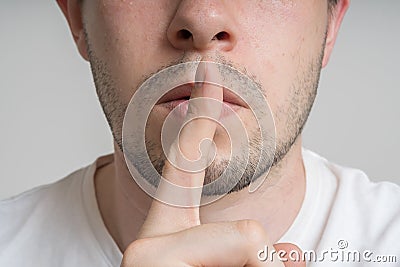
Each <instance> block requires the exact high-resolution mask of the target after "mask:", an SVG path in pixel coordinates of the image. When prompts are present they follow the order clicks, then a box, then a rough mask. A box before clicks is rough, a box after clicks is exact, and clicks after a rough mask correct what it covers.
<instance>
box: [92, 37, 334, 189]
mask: <svg viewBox="0 0 400 267" xmlns="http://www.w3.org/2000/svg"><path fill="white" fill-rule="evenodd" d="M85 36H86V42H87V47H88V55H89V61H90V65H91V69H92V73H93V79H94V83H95V87H96V92H97V95H98V98H99V101H100V104H101V106H102V108H103V112H104V114H105V116H106V119H107V122H108V124H109V126H110V128H111V132H112V135H113V138H114V140H115V142H116V144H117V145H118V147H119V149H120V150H121V151H123V144H122V125H123V120H124V115H125V111H126V109H127V102H126V101H123V99H121V97H120V95H119V93H118V92H119V91H120V90H119V89H118V88H117V86H116V84H117V83H116V82H115V80H114V78H113V76H112V75H111V72H110V68H109V67H108V64H107V62H106V61H104V60H102V59H100V58H99V57H98V56H97V55H96V53H95V51H94V50H93V49H92V46H91V44H90V40H89V38H88V34H87V32H86V31H85ZM325 42H326V35H325V38H324V40H323V42H322V45H321V49H320V51H319V53H318V54H317V55H316V56H315V57H314V58H310V59H309V60H308V62H305V63H303V65H302V68H299V71H298V73H297V75H296V79H295V80H294V81H293V82H292V85H291V87H290V93H289V96H288V98H287V99H288V101H289V103H288V105H286V106H285V107H279V106H278V108H277V110H276V111H275V114H274V118H275V122H276V124H278V123H280V124H284V133H283V134H280V135H279V136H277V138H276V148H275V152H274V155H273V157H271V158H272V160H269V159H268V158H263V157H261V159H260V147H261V146H262V140H260V139H259V138H258V137H257V134H253V135H250V136H249V159H247V158H241V157H237V158H234V159H231V160H234V161H243V160H246V161H247V163H248V164H246V168H245V170H244V172H243V170H238V171H241V172H243V175H242V176H241V178H240V180H239V182H237V183H236V184H235V185H232V182H231V181H230V180H229V179H226V180H225V181H222V182H219V183H217V184H216V185H215V186H213V187H210V188H209V190H207V191H203V195H222V194H226V193H232V192H236V191H240V190H243V189H244V188H247V187H248V186H249V185H250V183H251V181H252V179H253V176H254V175H255V169H256V166H257V164H261V165H262V166H263V167H264V168H262V170H265V171H267V170H268V169H269V168H270V167H271V166H272V167H274V166H277V165H278V164H279V163H280V162H281V161H282V159H283V158H284V157H285V155H286V154H287V153H288V151H290V149H291V147H292V146H293V144H294V143H295V141H296V140H297V138H298V137H299V135H300V134H301V132H302V130H303V128H304V125H305V123H306V121H307V118H308V116H309V114H310V111H311V108H312V106H313V103H314V100H315V97H316V94H317V88H318V83H319V78H320V72H321V68H322V59H323V55H324V49H325ZM222 61H223V60H220V62H222ZM183 62H185V61H184V60H182V59H181V60H179V61H176V62H171V63H170V64H168V66H172V65H176V64H179V63H183ZM168 66H163V67H162V68H160V69H159V70H158V71H160V70H162V69H164V68H165V67H168ZM158 71H156V72H154V73H151V74H149V75H147V76H146V77H144V78H143V82H144V81H145V80H146V79H147V78H148V77H150V76H152V75H153V74H155V73H157V72H158ZM244 72H246V71H244ZM248 77H250V78H251V79H253V80H254V82H255V83H257V84H260V83H259V82H257V80H256V78H255V76H254V75H251V76H250V75H248ZM139 86H140V85H139ZM260 87H262V86H261V85H260ZM136 89H137V88H134V90H133V91H135V90H136ZM264 91H265V90H264ZM146 148H147V150H148V151H147V152H148V156H149V158H150V160H151V162H152V163H153V166H154V168H155V169H156V170H157V172H158V173H159V174H160V175H161V173H162V169H163V166H164V164H165V160H166V157H165V155H163V154H162V153H161V154H160V153H159V152H158V151H160V148H159V146H158V145H157V144H156V142H153V141H152V140H146ZM143 156H145V155H143ZM128 157H129V154H128ZM135 160H137V161H143V162H144V159H140V158H139V159H138V158H135ZM259 160H260V162H258V161H259ZM228 163H229V161H228V160H227V159H222V158H216V160H214V162H212V163H211V165H210V166H209V167H207V168H206V170H205V178H204V180H205V182H204V183H205V184H208V183H211V182H213V181H215V180H216V179H217V178H218V177H220V176H221V174H222V173H223V172H224V171H225V170H226V167H227V165H228ZM239 165H240V164H239ZM142 171H143V172H142V173H144V174H145V173H146V170H142ZM228 177H229V175H228ZM148 182H149V183H150V184H152V185H153V186H155V187H157V186H158V183H159V179H149V180H148Z"/></svg>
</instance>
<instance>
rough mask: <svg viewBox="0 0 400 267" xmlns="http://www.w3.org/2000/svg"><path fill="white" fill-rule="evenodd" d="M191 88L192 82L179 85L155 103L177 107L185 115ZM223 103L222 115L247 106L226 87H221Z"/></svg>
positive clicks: (171, 108) (167, 106)
mask: <svg viewBox="0 0 400 267" xmlns="http://www.w3.org/2000/svg"><path fill="white" fill-rule="evenodd" d="M193 88H194V83H189V84H185V85H181V86H179V87H177V88H175V89H173V90H171V91H169V92H168V93H166V94H165V95H163V96H162V97H161V98H160V99H159V100H158V102H157V103H156V105H158V106H162V107H164V108H167V109H169V110H170V111H172V110H173V109H175V108H176V107H178V108H179V109H180V110H181V112H180V113H182V115H186V112H187V108H188V104H189V99H190V95H191V92H192V90H193ZM223 104H224V105H223V110H222V114H221V115H222V117H225V116H227V115H228V114H232V110H233V111H235V112H236V111H238V110H239V109H242V108H246V109H248V108H249V107H248V105H247V104H246V102H244V101H243V100H242V99H241V98H240V97H239V96H237V95H236V94H234V93H233V92H231V91H230V90H228V89H226V88H223Z"/></svg>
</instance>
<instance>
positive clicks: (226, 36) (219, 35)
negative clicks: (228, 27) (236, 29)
mask: <svg viewBox="0 0 400 267" xmlns="http://www.w3.org/2000/svg"><path fill="white" fill-rule="evenodd" d="M215 39H217V40H220V41H221V40H228V39H229V33H227V32H219V33H217V34H216V35H215V36H214V38H213V40H215Z"/></svg>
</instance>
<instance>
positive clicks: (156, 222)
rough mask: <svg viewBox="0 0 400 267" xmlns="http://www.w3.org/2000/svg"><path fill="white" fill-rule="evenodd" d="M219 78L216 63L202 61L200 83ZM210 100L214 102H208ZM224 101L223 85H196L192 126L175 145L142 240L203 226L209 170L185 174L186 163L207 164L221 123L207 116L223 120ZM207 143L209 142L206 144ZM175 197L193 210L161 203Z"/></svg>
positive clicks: (190, 115) (189, 115)
mask: <svg viewBox="0 0 400 267" xmlns="http://www.w3.org/2000/svg"><path fill="white" fill-rule="evenodd" d="M218 75H219V72H218V69H217V68H216V66H215V65H214V64H207V63H206V62H200V63H199V66H198V68H197V71H196V81H207V80H212V81H217V80H218V77H217V76H218ZM206 98H207V99H211V100H214V101H207V99H206ZM222 99H223V89H222V88H221V87H220V86H218V85H215V84H210V83H206V82H196V84H195V86H194V88H193V89H192V91H191V97H190V101H189V106H188V111H187V115H186V121H188V123H187V124H186V125H185V126H184V127H183V128H182V130H181V131H180V134H179V136H177V137H176V139H175V142H174V143H173V145H172V146H171V149H170V151H169V155H168V156H167V158H168V160H166V161H165V165H164V168H163V171H162V176H163V178H164V179H160V183H159V186H158V188H157V192H156V196H155V199H154V200H153V202H152V205H151V207H150V210H149V213H148V215H147V218H146V220H145V222H144V224H143V226H142V229H141V231H140V233H139V236H138V238H145V237H153V236H158V235H164V234H169V233H173V232H178V231H181V230H183V229H186V228H190V227H193V226H196V225H199V224H200V216H199V204H200V200H201V187H202V186H203V183H204V175H205V168H198V169H197V170H199V171H185V167H184V166H183V167H182V165H184V164H182V163H184V162H186V163H188V164H192V163H195V165H196V164H199V165H197V167H201V166H200V165H201V164H204V163H205V162H206V161H204V160H205V159H208V156H209V155H208V154H209V152H210V149H212V143H211V142H210V141H212V140H213V138H214V134H215V130H216V127H217V123H216V122H215V121H213V120H211V119H209V118H207V116H205V114H206V115H207V114H208V115H212V116H211V117H214V118H217V117H219V115H220V112H221V110H222ZM192 100H196V101H192ZM199 100H200V101H199ZM203 100H204V101H203ZM216 103H220V104H219V105H218V104H216ZM205 140H208V142H207V141H206V142H204V141H205ZM200 145H201V147H200ZM171 161H174V162H171ZM177 165H178V166H177ZM181 167H182V168H181ZM204 167H206V166H204ZM176 186H180V187H186V188H187V189H186V190H181V191H180V192H183V194H177V192H176V190H174V189H175V188H176ZM173 198H181V199H180V201H181V202H183V203H188V205H187V206H189V207H178V206H173V205H170V204H168V203H163V202H161V201H159V200H157V199H173ZM182 198H183V199H182Z"/></svg>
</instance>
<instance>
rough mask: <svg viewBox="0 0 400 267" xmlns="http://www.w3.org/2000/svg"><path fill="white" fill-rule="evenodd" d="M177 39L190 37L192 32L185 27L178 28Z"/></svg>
mask: <svg viewBox="0 0 400 267" xmlns="http://www.w3.org/2000/svg"><path fill="white" fill-rule="evenodd" d="M177 36H178V39H185V40H187V39H189V38H190V37H192V33H191V32H190V31H188V30H186V29H183V30H180V31H178V33H177Z"/></svg>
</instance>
